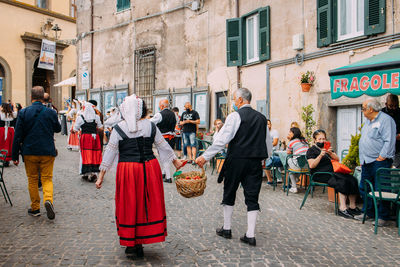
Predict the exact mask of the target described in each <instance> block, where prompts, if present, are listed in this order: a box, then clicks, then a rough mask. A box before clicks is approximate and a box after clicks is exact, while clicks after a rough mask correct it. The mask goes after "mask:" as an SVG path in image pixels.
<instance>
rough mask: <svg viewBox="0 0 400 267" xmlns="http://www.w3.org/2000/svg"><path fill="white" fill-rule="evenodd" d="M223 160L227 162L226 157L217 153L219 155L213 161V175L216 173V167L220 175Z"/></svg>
mask: <svg viewBox="0 0 400 267" xmlns="http://www.w3.org/2000/svg"><path fill="white" fill-rule="evenodd" d="M218 160H219V162H218ZM223 160H225V156H224V155H222V154H221V153H217V155H215V157H214V158H213V159H212V163H213V169H212V172H211V175H212V174H213V173H214V170H215V167H217V174H218V170H219V167H220V166H221V164H222V161H223Z"/></svg>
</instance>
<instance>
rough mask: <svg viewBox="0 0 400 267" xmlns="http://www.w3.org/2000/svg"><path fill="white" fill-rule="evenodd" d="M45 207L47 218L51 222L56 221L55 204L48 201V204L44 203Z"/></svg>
mask: <svg viewBox="0 0 400 267" xmlns="http://www.w3.org/2000/svg"><path fill="white" fill-rule="evenodd" d="M44 207H45V208H46V211H47V218H49V220H54V218H55V217H56V214H55V213H54V207H53V204H51V202H50V201H49V200H46V202H44Z"/></svg>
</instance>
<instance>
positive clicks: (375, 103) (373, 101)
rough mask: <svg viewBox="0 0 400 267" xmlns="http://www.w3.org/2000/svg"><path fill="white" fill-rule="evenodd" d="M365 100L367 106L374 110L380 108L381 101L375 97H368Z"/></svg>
mask: <svg viewBox="0 0 400 267" xmlns="http://www.w3.org/2000/svg"><path fill="white" fill-rule="evenodd" d="M366 102H367V103H366V106H367V108H372V109H373V110H374V111H380V110H381V109H382V106H381V103H380V102H379V100H378V99H377V98H373V97H369V98H367V100H366Z"/></svg>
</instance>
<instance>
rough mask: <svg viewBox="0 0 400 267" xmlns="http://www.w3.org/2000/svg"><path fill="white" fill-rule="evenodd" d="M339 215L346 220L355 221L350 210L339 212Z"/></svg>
mask: <svg viewBox="0 0 400 267" xmlns="http://www.w3.org/2000/svg"><path fill="white" fill-rule="evenodd" d="M338 215H339V216H342V217H343V218H346V219H354V216H353V215H352V214H351V213H350V212H349V210H348V209H347V210H338Z"/></svg>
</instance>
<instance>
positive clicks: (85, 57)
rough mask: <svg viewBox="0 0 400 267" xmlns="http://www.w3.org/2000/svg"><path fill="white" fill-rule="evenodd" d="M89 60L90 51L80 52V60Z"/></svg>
mask: <svg viewBox="0 0 400 267" xmlns="http://www.w3.org/2000/svg"><path fill="white" fill-rule="evenodd" d="M89 61H90V52H84V53H82V62H89Z"/></svg>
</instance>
